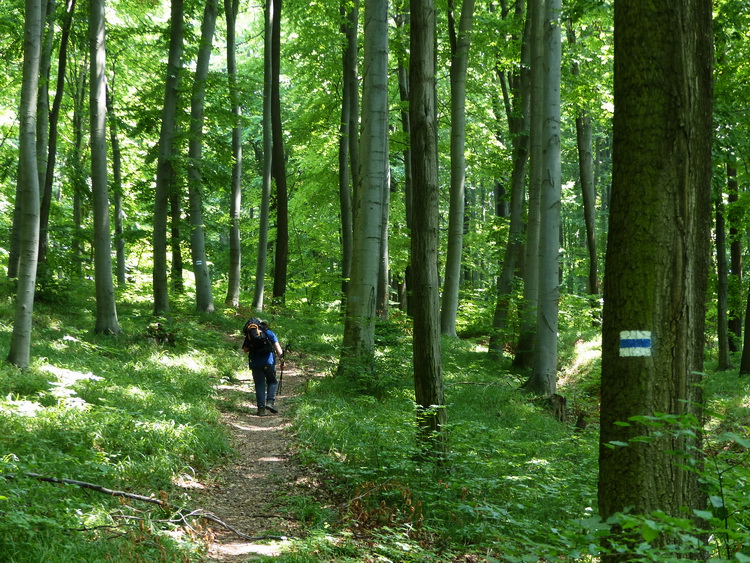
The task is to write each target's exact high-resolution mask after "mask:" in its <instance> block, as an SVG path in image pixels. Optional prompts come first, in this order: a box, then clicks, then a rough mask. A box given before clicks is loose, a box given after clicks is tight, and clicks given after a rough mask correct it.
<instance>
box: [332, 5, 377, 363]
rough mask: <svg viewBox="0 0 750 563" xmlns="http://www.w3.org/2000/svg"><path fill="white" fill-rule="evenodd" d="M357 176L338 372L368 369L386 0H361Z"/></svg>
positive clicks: (372, 332)
mask: <svg viewBox="0 0 750 563" xmlns="http://www.w3.org/2000/svg"><path fill="white" fill-rule="evenodd" d="M364 30H365V33H364V64H363V72H362V75H363V77H364V84H363V94H362V96H363V98H362V138H361V151H360V152H361V154H362V155H363V158H362V162H361V167H362V170H361V180H362V184H361V186H360V188H359V189H358V190H357V193H356V198H355V202H354V224H353V226H354V247H353V256H352V276H351V281H350V284H349V295H348V298H347V302H346V318H345V324H344V340H343V346H342V352H341V360H340V363H339V373H340V374H344V375H346V374H348V373H351V372H352V370H357V369H359V368H363V369H367V368H368V367H369V369H372V361H371V360H372V356H373V353H374V350H375V301H376V288H377V282H378V271H379V265H380V254H381V241H382V237H383V232H382V226H383V205H384V202H383V194H384V193H385V189H387V186H388V171H389V168H388V2H387V0H366V1H365V27H364Z"/></svg>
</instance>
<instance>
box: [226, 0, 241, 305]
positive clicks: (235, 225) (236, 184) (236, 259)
mask: <svg viewBox="0 0 750 563" xmlns="http://www.w3.org/2000/svg"><path fill="white" fill-rule="evenodd" d="M239 8H240V3H239V0H224V13H225V15H226V18H227V74H228V75H229V97H230V99H231V102H232V114H233V115H234V125H233V127H232V187H231V190H230V196H229V201H230V203H229V279H228V281H227V296H226V298H225V299H224V304H225V305H228V306H230V307H235V308H237V307H239V305H240V278H241V275H242V246H241V239H240V212H241V205H242V105H241V104H240V98H239V92H238V88H237V37H236V35H237V34H236V23H237V13H238V11H239Z"/></svg>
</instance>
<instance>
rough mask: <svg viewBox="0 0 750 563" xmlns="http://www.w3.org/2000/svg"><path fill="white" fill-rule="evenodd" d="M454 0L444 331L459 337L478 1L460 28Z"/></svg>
mask: <svg viewBox="0 0 750 563" xmlns="http://www.w3.org/2000/svg"><path fill="white" fill-rule="evenodd" d="M454 9H455V8H454V5H453V0H449V2H448V30H449V33H450V45H451V67H450V82H451V94H450V104H451V148H450V152H451V188H450V212H449V213H448V252H447V255H446V260H445V284H444V286H443V306H442V311H441V316H440V325H441V326H440V330H441V332H442V333H443V334H447V335H448V336H456V314H457V313H458V290H459V287H460V282H461V264H462V255H463V234H464V228H465V225H464V212H465V200H466V156H465V154H464V149H465V146H466V67H467V65H468V60H469V48H470V45H471V26H472V22H473V18H474V0H463V3H462V6H461V15H460V17H459V24H458V29H456V16H455V13H454Z"/></svg>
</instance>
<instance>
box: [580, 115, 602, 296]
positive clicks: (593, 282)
mask: <svg viewBox="0 0 750 563" xmlns="http://www.w3.org/2000/svg"><path fill="white" fill-rule="evenodd" d="M576 138H577V141H578V169H579V171H580V175H581V194H582V196H583V216H584V221H585V223H586V248H587V249H588V253H589V275H588V284H587V291H588V294H589V295H597V294H598V293H599V276H598V273H597V271H598V268H597V264H598V258H597V254H596V185H595V184H594V155H593V143H592V134H591V117H590V116H589V115H585V114H584V115H581V116H579V117H577V118H576Z"/></svg>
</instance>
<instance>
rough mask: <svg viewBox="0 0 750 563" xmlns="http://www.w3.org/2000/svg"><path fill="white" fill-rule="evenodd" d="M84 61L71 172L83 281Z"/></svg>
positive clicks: (76, 264)
mask: <svg viewBox="0 0 750 563" xmlns="http://www.w3.org/2000/svg"><path fill="white" fill-rule="evenodd" d="M86 62H87V61H84V62H83V63H82V64H81V65H80V66H79V67H78V68H77V69H76V77H75V80H74V82H73V83H74V84H75V87H74V91H73V149H72V152H71V157H70V161H69V162H68V166H67V168H68V170H70V171H71V176H72V177H71V184H72V186H73V232H74V234H73V243H72V245H71V246H72V250H73V260H72V262H73V268H74V269H75V275H76V277H77V278H78V279H83V276H84V270H83V251H84V242H85V241H84V238H83V236H82V235H83V232H84V231H83V220H84V208H83V203H84V201H85V200H86V199H88V198H89V196H90V194H89V191H88V185H87V181H88V173H87V172H86V171H84V169H83V166H82V162H83V139H84V129H83V128H84V125H83V121H84V114H85V113H86V107H85V105H86V101H85V100H86V85H87V83H88V80H87V76H88V67H87V66H86Z"/></svg>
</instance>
